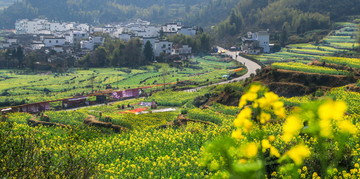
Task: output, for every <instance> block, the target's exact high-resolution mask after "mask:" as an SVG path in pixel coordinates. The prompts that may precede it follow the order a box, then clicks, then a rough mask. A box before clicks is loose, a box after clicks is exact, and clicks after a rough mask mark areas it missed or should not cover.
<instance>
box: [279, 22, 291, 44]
mask: <svg viewBox="0 0 360 179" xmlns="http://www.w3.org/2000/svg"><path fill="white" fill-rule="evenodd" d="M288 32H289V24H288V23H287V22H284V24H283V26H282V31H281V35H280V45H281V46H282V47H285V45H286V42H287V39H288Z"/></svg>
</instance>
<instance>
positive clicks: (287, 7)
mask: <svg viewBox="0 0 360 179" xmlns="http://www.w3.org/2000/svg"><path fill="white" fill-rule="evenodd" d="M359 9H360V0H343V1H337V0H242V1H240V3H238V4H237V6H236V7H235V8H233V9H232V13H231V14H230V16H229V17H228V18H227V19H226V20H225V21H223V22H221V23H220V24H219V25H218V26H217V27H216V33H217V35H218V36H219V37H223V36H225V35H236V34H238V33H240V32H244V31H246V30H252V29H270V30H273V31H276V30H280V31H287V32H292V33H296V34H301V33H305V32H307V31H310V30H314V29H329V28H330V26H331V22H333V21H337V20H341V19H342V18H344V17H345V16H349V15H358V14H360V10H359Z"/></svg>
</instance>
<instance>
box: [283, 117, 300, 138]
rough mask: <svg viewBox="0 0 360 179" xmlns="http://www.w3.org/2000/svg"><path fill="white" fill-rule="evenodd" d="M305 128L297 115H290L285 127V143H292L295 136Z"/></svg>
mask: <svg viewBox="0 0 360 179" xmlns="http://www.w3.org/2000/svg"><path fill="white" fill-rule="evenodd" d="M303 127H304V125H303V124H302V121H301V120H300V119H299V118H298V117H297V116H296V115H290V116H289V117H288V118H287V119H286V121H285V123H284V125H283V136H282V139H283V140H284V141H285V142H290V141H291V139H292V138H293V136H294V135H296V134H298V133H299V131H300V130H301V129H302V128H303Z"/></svg>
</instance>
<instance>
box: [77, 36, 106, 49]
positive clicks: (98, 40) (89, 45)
mask: <svg viewBox="0 0 360 179" xmlns="http://www.w3.org/2000/svg"><path fill="white" fill-rule="evenodd" d="M104 42H105V38H103V37H90V38H89V40H82V41H80V47H81V48H82V49H88V50H94V48H95V47H96V46H100V45H103V44H104Z"/></svg>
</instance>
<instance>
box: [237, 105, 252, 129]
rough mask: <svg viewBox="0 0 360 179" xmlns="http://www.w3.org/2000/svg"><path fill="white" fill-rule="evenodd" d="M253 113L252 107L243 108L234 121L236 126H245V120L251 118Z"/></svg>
mask: <svg viewBox="0 0 360 179" xmlns="http://www.w3.org/2000/svg"><path fill="white" fill-rule="evenodd" d="M251 113H252V111H251V109H250V108H245V109H243V110H241V112H240V113H239V115H238V116H237V118H236V119H235V121H234V125H235V127H240V126H243V125H244V121H245V120H247V119H250V118H251Z"/></svg>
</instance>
